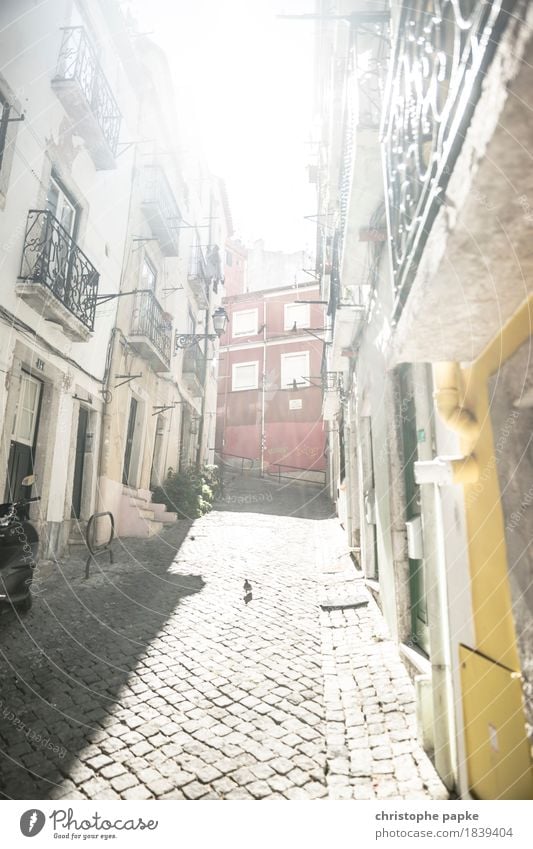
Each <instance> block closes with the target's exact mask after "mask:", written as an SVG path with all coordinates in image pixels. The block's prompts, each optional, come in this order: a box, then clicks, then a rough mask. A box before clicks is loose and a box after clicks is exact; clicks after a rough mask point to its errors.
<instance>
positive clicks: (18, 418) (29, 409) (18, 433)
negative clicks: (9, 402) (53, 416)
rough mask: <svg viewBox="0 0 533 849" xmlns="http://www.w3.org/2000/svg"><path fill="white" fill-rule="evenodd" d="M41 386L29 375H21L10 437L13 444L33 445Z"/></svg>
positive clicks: (38, 381)
mask: <svg viewBox="0 0 533 849" xmlns="http://www.w3.org/2000/svg"><path fill="white" fill-rule="evenodd" d="M41 386H42V384H41V381H40V380H36V378H34V377H31V376H30V375H29V374H25V373H23V374H22V377H21V385H20V395H19V399H18V403H17V409H16V411H15V419H14V422H13V432H12V435H11V438H12V439H13V441H14V442H20V443H22V445H29V446H31V445H33V440H34V438H35V428H36V425H37V415H38V412H39V401H40V398H41Z"/></svg>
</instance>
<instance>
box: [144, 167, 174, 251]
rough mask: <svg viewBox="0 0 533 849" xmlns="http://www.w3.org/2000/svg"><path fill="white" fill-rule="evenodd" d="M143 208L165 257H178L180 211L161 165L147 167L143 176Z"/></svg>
mask: <svg viewBox="0 0 533 849" xmlns="http://www.w3.org/2000/svg"><path fill="white" fill-rule="evenodd" d="M142 206H143V210H144V213H145V215H146V217H147V219H148V222H149V224H150V229H151V230H152V234H153V235H154V236H155V238H156V239H158V240H159V244H160V247H161V250H162V252H163V253H164V254H165V256H178V253H179V235H178V234H179V230H178V229H177V227H178V226H179V220H180V211H179V208H178V205H177V203H176V199H175V197H174V194H173V192H172V189H171V188H170V184H169V182H168V180H167V178H166V175H165V172H164V170H163V168H162V167H161V166H160V165H157V164H151V165H145V166H144V169H143V174H142Z"/></svg>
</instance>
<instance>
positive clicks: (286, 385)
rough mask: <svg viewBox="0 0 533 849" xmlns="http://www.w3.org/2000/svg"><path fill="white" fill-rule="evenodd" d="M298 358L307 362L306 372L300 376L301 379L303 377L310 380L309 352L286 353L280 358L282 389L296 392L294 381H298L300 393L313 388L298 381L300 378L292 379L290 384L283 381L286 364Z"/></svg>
mask: <svg viewBox="0 0 533 849" xmlns="http://www.w3.org/2000/svg"><path fill="white" fill-rule="evenodd" d="M296 357H305V360H306V367H305V370H304V372H303V374H301V375H299V378H302V377H307V378H309V369H310V363H309V351H301V350H300V351H290V352H285V353H283V354H281V358H280V368H279V382H280V389H283V390H292V391H294V390H293V385H292V382H293V380H296V382H297V383H298V391H300V390H301V389H308V388H309V387H310V386H311V384H310V383H307V382H305V383H301V382H300V380H299V379H298V377H293V378H292V379H291V381H290V383H286V382H285V381H284V379H283V372H284V364H285V362H286V361H287V360H290V359H296Z"/></svg>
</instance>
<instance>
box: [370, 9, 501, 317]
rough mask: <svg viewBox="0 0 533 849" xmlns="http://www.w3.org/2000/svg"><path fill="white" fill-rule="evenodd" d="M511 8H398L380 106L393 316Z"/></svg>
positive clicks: (403, 297)
mask: <svg viewBox="0 0 533 849" xmlns="http://www.w3.org/2000/svg"><path fill="white" fill-rule="evenodd" d="M513 5H514V3H513V2H512V0H509V2H506V0H486V2H483V3H481V2H478V0H462V2H456V0H430V2H422V0H415V2H412V0H410V2H404V3H402V7H401V10H400V16H399V20H398V24H397V29H396V35H395V41H394V44H393V59H392V62H391V68H390V74H389V81H388V85H387V94H386V99H385V108H384V114H385V116H386V121H385V124H384V145H385V161H386V181H387V206H388V209H387V214H388V219H389V226H390V233H391V239H392V265H393V274H394V286H395V293H396V310H395V312H396V316H398V315H399V312H400V311H401V309H402V307H403V305H404V303H405V301H406V299H407V296H408V293H409V289H410V286H411V284H412V282H413V279H414V277H415V274H416V269H417V266H418V263H419V260H420V256H421V253H422V251H423V249H424V245H425V243H426V240H427V237H428V234H429V232H430V230H431V227H432V224H433V221H434V219H435V216H436V214H437V212H438V209H439V207H440V204H441V202H442V200H441V199H442V196H443V194H444V190H445V188H446V184H447V182H448V179H449V175H450V173H451V172H452V171H453V167H454V164H455V161H456V159H457V156H458V154H459V151H460V149H461V145H462V142H463V140H464V138H465V134H466V131H467V129H468V126H469V123H470V121H471V119H472V115H473V113H474V109H475V106H476V103H477V101H478V99H479V94H480V88H481V83H482V82H483V78H484V76H485V73H486V70H487V68H488V66H489V64H490V62H491V60H492V56H493V55H494V51H495V49H496V46H497V44H498V40H499V37H500V34H501V31H502V28H503V26H504V23H505V21H506V20H507V19H508V14H507V13H508V12H509V11H510V10H511V9H512V7H513Z"/></svg>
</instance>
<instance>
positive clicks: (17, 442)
mask: <svg viewBox="0 0 533 849" xmlns="http://www.w3.org/2000/svg"><path fill="white" fill-rule="evenodd" d="M20 380H21V383H20V392H19V398H18V402H17V407H16V410H15V416H14V419H13V428H12V432H11V444H10V447H9V460H8V467H7V485H6V493H5V500H6V501H19V500H20V499H23V498H27V497H29V493H30V487H26V486H22V480H23V478H25V477H26V476H27V475H32V474H33V472H34V466H35V446H36V444H37V434H38V430H39V416H40V410H41V396H42V388H43V384H42V382H41V381H40V380H37V378H35V377H33V376H32V375H30V374H28V373H27V372H22V375H21V379H20Z"/></svg>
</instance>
